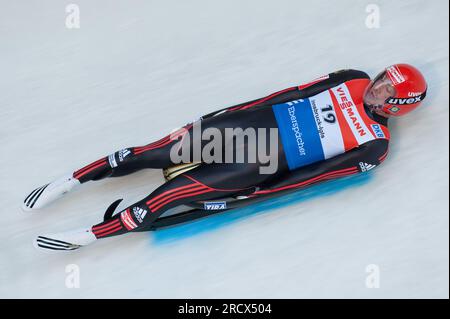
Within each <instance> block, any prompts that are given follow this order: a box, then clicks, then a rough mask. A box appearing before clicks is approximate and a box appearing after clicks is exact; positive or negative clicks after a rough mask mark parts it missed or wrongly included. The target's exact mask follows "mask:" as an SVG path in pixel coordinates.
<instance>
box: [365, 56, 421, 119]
mask: <svg viewBox="0 0 450 319" xmlns="http://www.w3.org/2000/svg"><path fill="white" fill-rule="evenodd" d="M426 93H427V83H426V81H425V78H424V77H423V75H422V73H420V71H419V70H417V69H416V68H415V67H413V66H412V65H409V64H394V65H391V66H389V67H387V68H386V69H385V70H384V71H383V72H381V73H380V74H378V75H377V76H376V77H375V79H373V80H372V81H371V82H370V84H369V86H368V87H367V88H366V91H365V92H364V103H366V104H367V105H368V106H370V107H372V108H373V109H374V111H375V112H380V111H381V112H380V113H384V114H387V115H391V116H400V115H404V114H406V113H409V112H411V111H412V110H414V109H415V108H417V107H418V106H419V105H420V103H421V102H422V100H423V99H424V98H425V96H426Z"/></svg>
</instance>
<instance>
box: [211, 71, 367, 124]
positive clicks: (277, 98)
mask: <svg viewBox="0 0 450 319" xmlns="http://www.w3.org/2000/svg"><path fill="white" fill-rule="evenodd" d="M355 79H369V76H368V75H367V74H366V73H365V72H362V71H357V70H341V71H336V72H333V73H330V74H328V75H325V76H322V77H320V78H318V79H316V80H313V81H311V82H309V83H305V84H302V85H299V86H293V87H290V88H287V89H285V90H282V91H278V92H275V93H273V94H270V95H268V96H266V97H263V98H260V99H256V100H253V101H249V102H245V103H241V104H238V105H234V106H230V107H227V108H223V109H220V110H218V111H214V112H212V113H209V114H207V115H205V116H203V118H208V117H211V116H214V115H217V114H219V113H223V112H228V111H236V110H242V109H248V108H252V107H259V106H266V105H274V104H280V103H286V102H289V101H293V100H297V99H303V98H307V97H310V96H313V95H316V94H318V93H320V92H323V91H325V90H328V89H330V88H332V87H335V86H337V85H339V84H341V83H344V82H346V81H350V80H355Z"/></svg>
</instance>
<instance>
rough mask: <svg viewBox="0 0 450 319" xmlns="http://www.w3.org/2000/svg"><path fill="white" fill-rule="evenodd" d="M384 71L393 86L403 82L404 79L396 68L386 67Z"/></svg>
mask: <svg viewBox="0 0 450 319" xmlns="http://www.w3.org/2000/svg"><path fill="white" fill-rule="evenodd" d="M386 71H387V74H388V76H389V78H390V79H391V81H392V83H393V84H394V85H397V84H400V83H403V82H405V77H404V76H403V74H402V73H401V72H400V70H399V69H398V68H397V67H396V66H394V65H392V66H390V67H388V68H387V69H386Z"/></svg>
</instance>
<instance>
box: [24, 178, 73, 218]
mask: <svg viewBox="0 0 450 319" xmlns="http://www.w3.org/2000/svg"><path fill="white" fill-rule="evenodd" d="M79 184H80V181H79V180H78V179H76V178H74V177H73V176H72V174H69V175H66V176H63V177H61V178H59V179H57V180H56V181H54V182H52V183H50V184H46V185H44V186H41V187H38V188H36V189H35V190H34V191H32V192H31V193H30V194H29V195H28V196H27V197H26V198H25V200H24V202H23V205H22V209H23V210H24V211H32V210H36V209H39V208H42V207H44V206H47V205H48V204H50V203H52V202H54V201H55V200H57V199H58V198H60V197H62V196H63V195H64V194H66V193H68V192H69V191H70V190H72V189H73V188H74V187H75V186H77V185H79Z"/></svg>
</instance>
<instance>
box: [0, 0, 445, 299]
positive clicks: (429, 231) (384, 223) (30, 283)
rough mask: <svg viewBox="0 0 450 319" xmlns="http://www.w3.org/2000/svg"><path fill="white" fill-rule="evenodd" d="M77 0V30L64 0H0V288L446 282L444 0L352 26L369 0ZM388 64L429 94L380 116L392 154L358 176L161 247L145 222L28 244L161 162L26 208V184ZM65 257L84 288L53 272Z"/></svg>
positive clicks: (127, 289)
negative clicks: (408, 110) (419, 103)
mask: <svg viewBox="0 0 450 319" xmlns="http://www.w3.org/2000/svg"><path fill="white" fill-rule="evenodd" d="M73 2H74V3H77V4H78V5H79V7H80V10H81V28H80V29H78V30H74V29H72V30H70V29H67V28H66V27H65V17H66V13H65V5H66V2H64V1H63V2H61V1H57V0H53V1H50V0H39V1H37V0H29V1H10V0H0V119H1V125H0V142H1V146H2V152H1V165H0V207H1V218H0V297H3V298H12V297H25V298H31V297H32V298H42V297H56V298H92V297H94V298H97V297H115V298H119V297H123V298H144V297H153V298H155V297H156V298H165V297H174V298H186V297H206V298H216V297H252V298H253V297H254V298H259V297H262V298H271V297H274V298H281V297H286V298H298V297H300V298H302V297H326V298H328V297H343V298H344V297H356V298H381V297H387V298H394V297H411V298H418V297H440V298H444V297H445V298H448V296H449V219H448V206H449V205H448V203H449V195H448V191H449V175H448V174H449V171H448V164H449V149H448V142H449V141H448V136H449V122H448V120H449V118H448V116H449V112H448V108H449V98H448V89H449V81H448V78H449V73H448V72H449V71H448V68H449V54H448V50H449V42H448V36H449V34H448V33H449V31H448V26H449V16H448V1H446V0H435V1H379V0H377V1H376V3H377V4H378V5H379V7H380V10H381V27H380V28H379V29H368V28H367V27H366V26H365V19H366V15H367V13H366V12H365V9H366V5H367V4H369V3H371V2H373V1H348V0H346V1H308V2H307V1H297V0H291V1H261V0H258V1H257V0H251V1H239V0H230V1H221V2H219V1H206V0H193V1H175V0H168V1H144V0H141V1H137V0H134V1H106V0H102V1H100V0H96V1H91V0H89V1H88V0H74V1H73ZM396 62H408V63H411V64H414V65H416V66H418V67H419V68H420V69H421V70H423V72H424V74H425V76H426V78H427V80H428V83H429V93H428V97H427V99H426V102H425V103H424V106H423V107H422V108H420V109H419V110H417V111H416V112H414V113H412V114H410V115H409V116H407V117H404V118H401V119H395V120H392V121H391V122H390V128H391V134H392V139H391V148H390V155H389V157H388V159H387V160H386V161H385V163H384V164H383V165H382V166H381V167H379V168H377V169H376V170H375V171H374V172H373V173H374V174H373V178H372V179H371V180H370V181H369V182H368V183H365V184H363V185H361V186H360V187H353V188H349V189H346V190H343V191H340V192H337V193H334V194H331V195H329V196H326V197H317V198H312V199H310V200H307V201H302V202H301V203H294V204H292V205H288V206H283V207H282V208H279V209H272V210H270V211H268V212H265V213H263V214H257V215H254V216H250V217H249V218H246V219H244V220H238V221H236V222H233V223H230V224H228V225H227V226H225V227H220V228H218V229H215V230H213V231H209V232H206V233H202V234H199V235H196V236H191V237H187V238H184V239H182V240H176V241H173V242H169V243H166V244H162V245H161V244H156V243H155V242H154V238H153V237H152V234H150V233H140V234H131V235H128V236H124V237H122V238H113V239H107V240H102V241H99V242H98V243H96V244H95V245H93V246H91V247H86V248H84V249H81V250H80V251H78V252H76V253H74V254H72V255H46V254H42V253H41V252H38V251H36V250H35V249H34V248H33V246H32V238H33V237H34V236H36V235H38V234H42V233H45V232H59V231H64V230H69V229H74V228H79V227H82V226H89V225H92V224H94V223H97V222H98V221H99V220H100V219H101V217H102V214H103V212H104V210H105V208H106V207H107V206H108V205H109V204H110V203H111V202H112V201H113V200H115V199H117V198H121V197H123V198H125V200H124V202H125V203H123V205H126V204H131V203H133V202H135V201H137V200H139V199H140V198H142V197H144V196H145V195H146V194H147V193H149V192H151V191H152V190H153V189H154V188H155V187H157V185H158V184H159V183H161V182H162V177H161V174H160V172H158V171H151V170H148V171H144V172H142V173H140V174H139V173H138V174H134V175H131V176H128V177H124V178H119V179H113V180H104V181H101V182H96V183H91V184H89V185H85V187H83V188H82V189H80V190H79V191H76V192H74V193H73V194H70V195H68V196H67V197H66V198H64V199H63V200H61V201H59V202H57V203H55V204H54V205H53V206H51V207H49V208H47V209H45V210H42V211H41V212H39V213H36V214H26V213H24V212H22V211H21V210H20V205H21V202H22V200H23V198H24V196H25V195H27V194H28V192H29V191H31V190H32V189H33V188H34V187H37V186H40V185H42V184H44V183H46V182H48V181H51V180H53V179H55V178H57V177H59V176H61V175H63V174H65V173H67V172H70V171H72V170H74V169H76V168H79V167H81V166H82V165H84V164H86V163H89V162H91V161H93V160H96V159H97V158H99V157H100V156H103V155H107V154H110V153H112V152H113V151H115V150H118V149H121V148H123V147H127V146H135V145H142V144H146V143H148V142H150V141H152V140H154V139H156V138H159V137H161V136H163V135H164V134H165V133H167V132H169V131H170V130H171V129H172V128H174V127H177V126H179V125H182V124H184V123H186V122H188V121H189V120H191V119H194V118H196V117H197V116H198V115H201V114H204V113H207V112H209V111H212V110H215V109H217V108H219V107H224V106H227V105H232V104H235V103H239V102H243V101H247V100H250V99H254V98H257V97H261V96H264V95H265V94H268V93H272V92H274V91H276V90H279V89H283V88H285V87H289V86H292V85H298V84H300V83H302V82H305V81H308V80H310V79H313V78H316V77H318V76H320V75H322V74H326V73H328V72H330V71H334V70H338V69H342V68H355V69H362V70H365V71H367V72H368V73H369V74H370V75H371V76H375V75H376V74H377V73H378V71H379V70H381V69H382V68H383V67H384V66H386V65H389V64H392V63H396ZM68 264H76V265H78V266H79V267H80V275H81V277H80V284H81V287H80V288H79V289H68V288H66V286H65V280H66V276H67V274H66V273H65V267H66V265H68ZM369 264H376V265H378V266H379V269H380V288H378V289H368V288H367V287H366V285H365V280H366V276H367V275H368V273H366V266H367V265H369Z"/></svg>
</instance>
